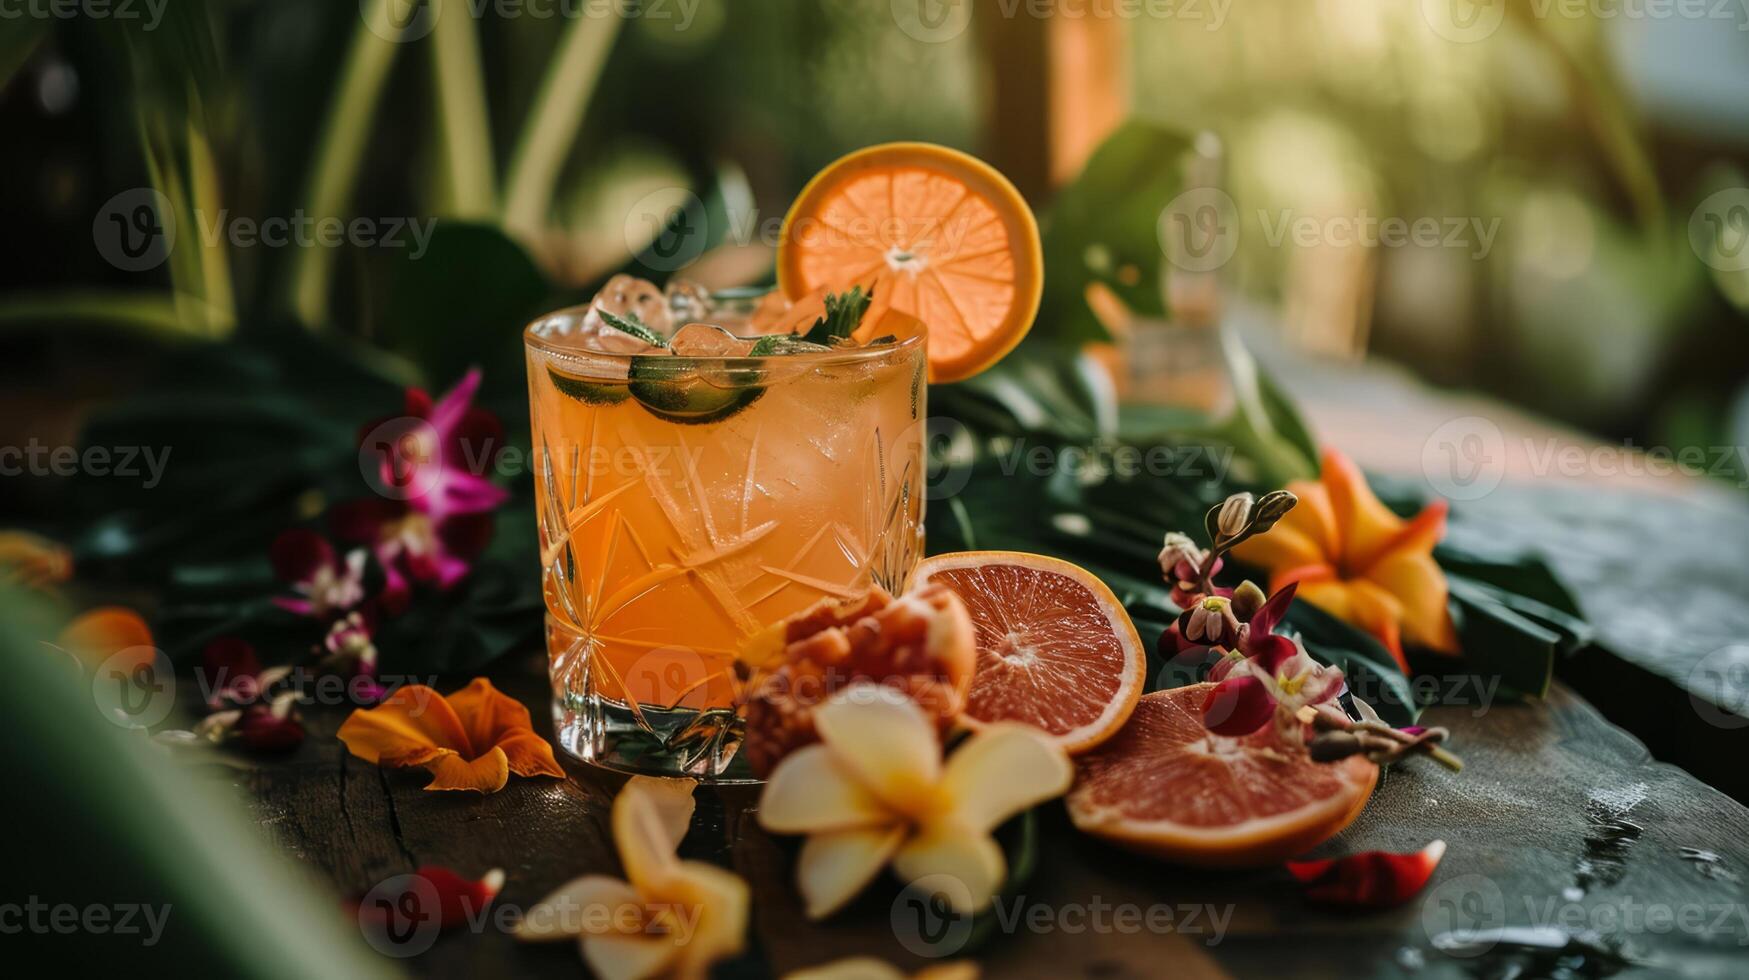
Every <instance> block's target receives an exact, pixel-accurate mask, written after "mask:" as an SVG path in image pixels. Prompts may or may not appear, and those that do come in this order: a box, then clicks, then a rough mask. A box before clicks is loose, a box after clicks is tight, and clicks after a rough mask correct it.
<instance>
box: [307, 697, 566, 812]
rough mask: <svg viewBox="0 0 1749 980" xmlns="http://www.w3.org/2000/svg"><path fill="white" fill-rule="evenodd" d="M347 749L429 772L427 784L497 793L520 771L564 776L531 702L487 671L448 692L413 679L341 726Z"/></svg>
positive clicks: (383, 763)
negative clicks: (533, 719) (533, 717)
mask: <svg viewBox="0 0 1749 980" xmlns="http://www.w3.org/2000/svg"><path fill="white" fill-rule="evenodd" d="M340 741H342V742H345V743H346V748H347V751H349V752H351V753H352V754H353V755H356V756H358V757H359V758H360V759H363V760H364V761H366V762H374V763H376V764H377V765H379V766H386V767H388V768H391V769H400V768H403V767H407V766H423V767H424V768H426V769H428V770H430V771H431V775H432V777H433V778H432V780H431V783H430V785H428V786H426V787H425V788H426V789H466V790H473V791H474V792H476V793H496V792H498V791H499V790H501V789H503V788H504V784H505V783H508V782H509V781H510V774H511V773H516V774H517V775H518V776H559V777H563V776H564V775H565V770H563V769H560V768H559V764H558V762H556V761H555V760H554V759H553V748H552V746H550V745H548V744H547V743H546V740H545V739H543V738H541V737H540V736H539V735H536V734H535V733H534V726H533V725H532V724H531V723H530V721H529V716H528V709H527V708H525V707H523V705H522V702H520V701H517V700H515V699H514V698H510V697H506V696H505V695H503V694H501V693H499V692H498V690H497V689H496V688H494V687H493V686H492V682H491V681H488V680H486V679H485V678H484V677H477V678H475V679H474V682H473V683H472V684H469V685H468V686H467V687H465V688H463V689H461V690H460V691H457V692H456V693H454V694H452V695H450V696H449V697H448V698H445V697H444V696H443V695H441V694H438V693H437V692H436V691H434V690H432V689H431V688H429V687H424V686H422V685H418V684H410V685H408V686H406V687H401V688H397V689H396V690H395V692H394V693H393V694H391V695H389V697H388V698H387V700H385V701H383V703H382V704H380V705H378V706H376V707H374V708H360V709H358V710H357V711H354V712H353V713H352V717H350V718H347V719H346V723H345V724H343V725H341V726H340Z"/></svg>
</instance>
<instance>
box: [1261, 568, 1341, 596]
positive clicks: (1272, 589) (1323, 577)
mask: <svg viewBox="0 0 1749 980" xmlns="http://www.w3.org/2000/svg"><path fill="white" fill-rule="evenodd" d="M1338 578H1339V576H1338V575H1337V574H1336V569H1334V568H1332V567H1330V566H1329V565H1301V566H1300V567H1298V568H1285V569H1282V570H1280V571H1278V572H1276V573H1275V574H1274V575H1271V576H1270V577H1269V594H1270V595H1274V594H1276V593H1277V592H1280V591H1281V590H1282V589H1285V588H1287V587H1288V586H1290V585H1294V584H1296V583H1298V584H1300V585H1302V586H1303V585H1304V584H1305V583H1307V582H1328V581H1333V580H1336V579H1338ZM1304 595H1305V590H1304V589H1303V588H1302V589H1301V590H1300V591H1299V592H1298V593H1295V598H1299V597H1301V596H1304Z"/></svg>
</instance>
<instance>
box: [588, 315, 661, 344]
mask: <svg viewBox="0 0 1749 980" xmlns="http://www.w3.org/2000/svg"><path fill="white" fill-rule="evenodd" d="M595 312H597V313H599V314H601V319H602V321H603V322H605V323H606V324H607V325H608V326H610V327H612V328H613V329H615V330H618V331H619V332H620V333H623V334H630V335H632V336H633V337H636V338H638V339H639V340H641V341H643V342H644V343H646V344H649V345H650V346H652V347H666V346H668V343H667V341H664V340H663V339H662V337H661V335H660V334H658V333H656V331H654V330H651V329H650V328H649V326H648V325H646V324H645V323H644V321H642V320H640V319H638V315H637V314H636V313H629V312H628V313H627V314H626V315H625V316H620V315H619V314H617V313H609V312H607V311H606V310H603V309H600V308H599V307H598V308H596V310H595Z"/></svg>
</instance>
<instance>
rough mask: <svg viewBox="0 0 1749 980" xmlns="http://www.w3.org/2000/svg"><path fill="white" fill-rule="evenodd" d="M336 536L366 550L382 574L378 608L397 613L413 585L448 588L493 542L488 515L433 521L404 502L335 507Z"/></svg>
mask: <svg viewBox="0 0 1749 980" xmlns="http://www.w3.org/2000/svg"><path fill="white" fill-rule="evenodd" d="M328 519H329V523H330V525H331V526H332V527H333V529H334V535H335V537H338V538H340V539H341V540H343V541H348V542H357V543H359V544H363V545H367V546H369V547H370V549H371V551H372V553H373V554H374V555H375V556H376V560H377V564H378V565H380V566H382V569H383V590H382V593H381V594H380V595H379V596H378V601H379V602H380V604H381V605H382V607H383V609H384V610H385V611H387V612H390V613H398V612H400V611H402V610H404V609H406V608H407V603H408V602H409V601H410V600H411V599H412V594H413V583H414V582H421V583H425V584H428V585H435V586H437V587H438V588H439V589H449V588H450V587H452V586H454V585H455V584H456V583H457V582H460V581H461V580H462V579H463V578H464V577H466V575H467V574H468V571H469V570H470V569H471V568H472V567H473V562H474V559H476V558H478V557H479V556H480V553H481V552H483V551H485V550H486V545H488V544H490V543H491V540H492V515H491V514H487V513H479V514H472V513H469V514H461V513H452V514H448V515H446V516H443V517H434V516H432V515H430V514H427V513H424V512H423V511H419V510H416V509H414V508H413V507H412V506H411V504H410V503H409V502H408V501H403V500H384V499H382V498H369V499H364V500H352V501H347V502H345V503H340V504H336V505H334V507H333V508H331V509H330V510H329V512H328Z"/></svg>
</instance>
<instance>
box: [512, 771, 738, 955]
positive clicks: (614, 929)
mask: <svg viewBox="0 0 1749 980" xmlns="http://www.w3.org/2000/svg"><path fill="white" fill-rule="evenodd" d="M696 785H697V783H696V782H694V781H693V780H690V779H657V778H654V777H650V776H633V777H632V778H631V780H629V781H628V782H627V783H626V785H625V788H624V789H622V790H620V792H619V796H618V797H616V798H615V799H614V801H613V842H614V845H615V846H616V847H617V848H618V849H619V860H620V864H621V865H622V866H624V868H625V873H626V879H627V880H625V881H621V880H620V879H618V878H614V877H611V876H609V875H599V874H597V875H584V876H583V877H581V878H578V879H576V880H574V881H572V882H570V883H568V884H566V885H564V886H562V887H560V888H559V890H558V891H555V892H553V893H552V894H551V895H548V896H547V897H546V898H544V899H542V900H541V901H540V902H538V903H536V904H535V905H534V907H532V908H530V909H529V910H528V913H527V914H526V915H525V916H523V919H522V922H521V923H520V924H519V925H518V926H517V928H516V938H518V939H523V940H528V941H535V942H538V941H546V940H558V939H569V938H573V937H575V938H577V939H579V941H580V942H581V944H582V947H583V959H584V960H585V961H586V962H587V963H588V964H589V968H590V969H591V970H593V971H594V972H595V975H596V976H598V977H602V978H603V980H641V978H645V977H674V978H693V977H703V976H705V975H707V974H708V973H709V971H710V967H711V964H712V963H715V962H716V961H718V960H721V959H725V958H727V957H731V956H735V955H737V954H739V953H740V952H741V950H742V948H743V946H744V945H745V943H746V935H747V900H748V891H747V883H746V882H744V881H742V880H741V879H740V878H739V877H737V876H736V875H734V874H732V873H730V872H728V871H725V870H723V869H722V868H719V867H717V866H716V865H713V864H706V863H704V862H702V861H682V860H680V859H679V858H678V857H676V856H675V853H674V852H675V848H677V847H679V846H680V841H681V838H683V837H685V836H686V828H687V826H688V825H689V824H690V823H691V822H692V810H693V805H694V804H693V799H692V791H693V788H694V787H695V786H696Z"/></svg>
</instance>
